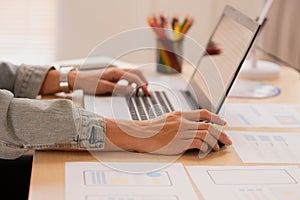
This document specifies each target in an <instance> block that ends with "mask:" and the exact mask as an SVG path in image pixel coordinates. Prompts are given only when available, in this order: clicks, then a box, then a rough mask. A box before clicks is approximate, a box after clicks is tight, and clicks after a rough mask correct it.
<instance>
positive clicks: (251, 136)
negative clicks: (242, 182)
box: [227, 131, 300, 164]
mask: <svg viewBox="0 0 300 200" xmlns="http://www.w3.org/2000/svg"><path fill="white" fill-rule="evenodd" d="M227 133H228V134H229V136H230V138H231V139H232V142H233V147H234V149H235V150H236V152H237V153H238V155H239V156H240V158H241V160H242V161H243V162H245V163H293V164H299V163H300V145H299V144H300V133H299V132H247V131H227Z"/></svg>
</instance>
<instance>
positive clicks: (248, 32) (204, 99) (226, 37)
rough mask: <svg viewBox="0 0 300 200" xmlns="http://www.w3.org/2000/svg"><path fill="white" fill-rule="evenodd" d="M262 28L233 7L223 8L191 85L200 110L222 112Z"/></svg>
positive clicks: (191, 90)
mask: <svg viewBox="0 0 300 200" xmlns="http://www.w3.org/2000/svg"><path fill="white" fill-rule="evenodd" d="M259 27H260V26H259V25H258V24H257V23H256V22H255V21H254V20H252V19H250V18H249V17H247V16H246V15H244V14H243V13H241V12H239V11H238V10H236V9H234V8H232V7H231V6H226V7H225V8H224V10H223V13H222V15H221V17H220V19H219V21H218V23H217V25H216V27H215V29H214V31H213V33H212V35H211V37H210V39H209V41H208V43H207V46H206V49H207V52H205V53H204V54H203V55H202V56H201V58H200V60H199V62H198V64H197V69H196V70H195V72H194V74H193V75H192V76H191V79H190V82H189V85H188V91H189V92H190V93H191V94H193V96H194V97H195V100H196V101H197V102H198V105H199V107H200V108H205V109H207V110H209V111H211V112H214V113H218V112H219V110H220V108H221V106H222V104H223V102H224V100H225V98H226V96H227V94H228V93H229V90H230V88H231V86H232V84H233V82H234V80H235V78H236V76H237V74H238V72H239V70H240V68H241V65H242V63H243V62H244V60H245V58H246V56H247V54H248V52H249V50H250V48H251V46H252V44H253V41H254V39H255V37H256V35H257V32H258V29H259ZM212 44H213V45H212Z"/></svg>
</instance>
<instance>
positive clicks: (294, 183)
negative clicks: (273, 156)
mask: <svg viewBox="0 0 300 200" xmlns="http://www.w3.org/2000/svg"><path fill="white" fill-rule="evenodd" d="M187 170H188V172H189V174H190V176H191V177H192V179H193V181H194V183H195V185H196V186H197V188H198V190H199V191H200V193H201V194H202V196H203V199H205V200H216V199H230V200H252V199H253V200H254V199H255V200H265V199H270V200H271V199H276V200H297V199H300V184H299V181H300V169H299V168H298V167H296V166H188V167H187Z"/></svg>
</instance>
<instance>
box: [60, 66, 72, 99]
mask: <svg viewBox="0 0 300 200" xmlns="http://www.w3.org/2000/svg"><path fill="white" fill-rule="evenodd" d="M72 71H75V68H74V67H73V66H60V67H59V73H60V75H59V87H60V90H61V91H62V92H65V93H70V92H72V89H73V87H72V85H73V84H71V83H70V73H71V72H72Z"/></svg>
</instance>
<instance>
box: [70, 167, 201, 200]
mask: <svg viewBox="0 0 300 200" xmlns="http://www.w3.org/2000/svg"><path fill="white" fill-rule="evenodd" d="M153 164H154V163H137V162H133V163H113V164H110V163H97V162H67V163H66V165H65V172H66V177H65V181H66V199H67V200H76V199H85V200H120V199H121V200H181V199H182V200H184V199H191V200H193V199H195V200H196V199H197V196H196V194H195V193H194V190H193V187H192V185H191V183H190V181H189V179H188V176H187V174H186V172H185V170H184V167H183V165H182V164H181V163H173V164H172V165H170V164H168V163H166V165H165V166H167V167H165V168H163V169H158V170H154V171H145V172H134V171H130V172H128V171H124V170H119V169H124V168H122V167H120V168H118V167H117V166H118V165H120V166H122V165H123V166H124V165H126V167H127V169H128V167H129V168H130V165H132V166H133V167H135V168H136V167H137V166H139V169H143V166H145V169H149V168H148V167H149V165H150V166H151V165H153ZM153 166H155V165H153ZM160 166H161V163H160Z"/></svg>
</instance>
